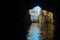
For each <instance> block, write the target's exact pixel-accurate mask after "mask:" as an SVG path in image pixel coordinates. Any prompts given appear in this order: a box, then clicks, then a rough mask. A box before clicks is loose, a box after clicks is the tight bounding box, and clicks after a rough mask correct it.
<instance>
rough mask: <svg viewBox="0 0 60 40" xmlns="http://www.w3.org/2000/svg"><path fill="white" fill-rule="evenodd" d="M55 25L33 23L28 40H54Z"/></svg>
mask: <svg viewBox="0 0 60 40" xmlns="http://www.w3.org/2000/svg"><path fill="white" fill-rule="evenodd" d="M53 34H54V25H53V23H32V24H31V27H30V29H29V33H28V35H27V40H53V36H54V35H53Z"/></svg>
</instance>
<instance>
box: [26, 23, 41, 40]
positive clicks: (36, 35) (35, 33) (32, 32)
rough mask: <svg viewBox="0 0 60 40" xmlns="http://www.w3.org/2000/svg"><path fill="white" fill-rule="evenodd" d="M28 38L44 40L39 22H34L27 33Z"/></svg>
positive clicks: (30, 39)
mask: <svg viewBox="0 0 60 40" xmlns="http://www.w3.org/2000/svg"><path fill="white" fill-rule="evenodd" d="M27 40H42V38H41V30H40V29H39V28H38V23H32V25H31V27H30V29H29V33H28V35H27Z"/></svg>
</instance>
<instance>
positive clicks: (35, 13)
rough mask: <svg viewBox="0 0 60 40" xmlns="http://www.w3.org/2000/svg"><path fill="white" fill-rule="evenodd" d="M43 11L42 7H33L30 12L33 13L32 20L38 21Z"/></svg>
mask: <svg viewBox="0 0 60 40" xmlns="http://www.w3.org/2000/svg"><path fill="white" fill-rule="evenodd" d="M40 11H41V7H39V6H36V7H34V8H33V9H30V10H29V14H30V15H31V21H34V20H35V21H37V20H38V16H39V15H40V13H41V12H40Z"/></svg>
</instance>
